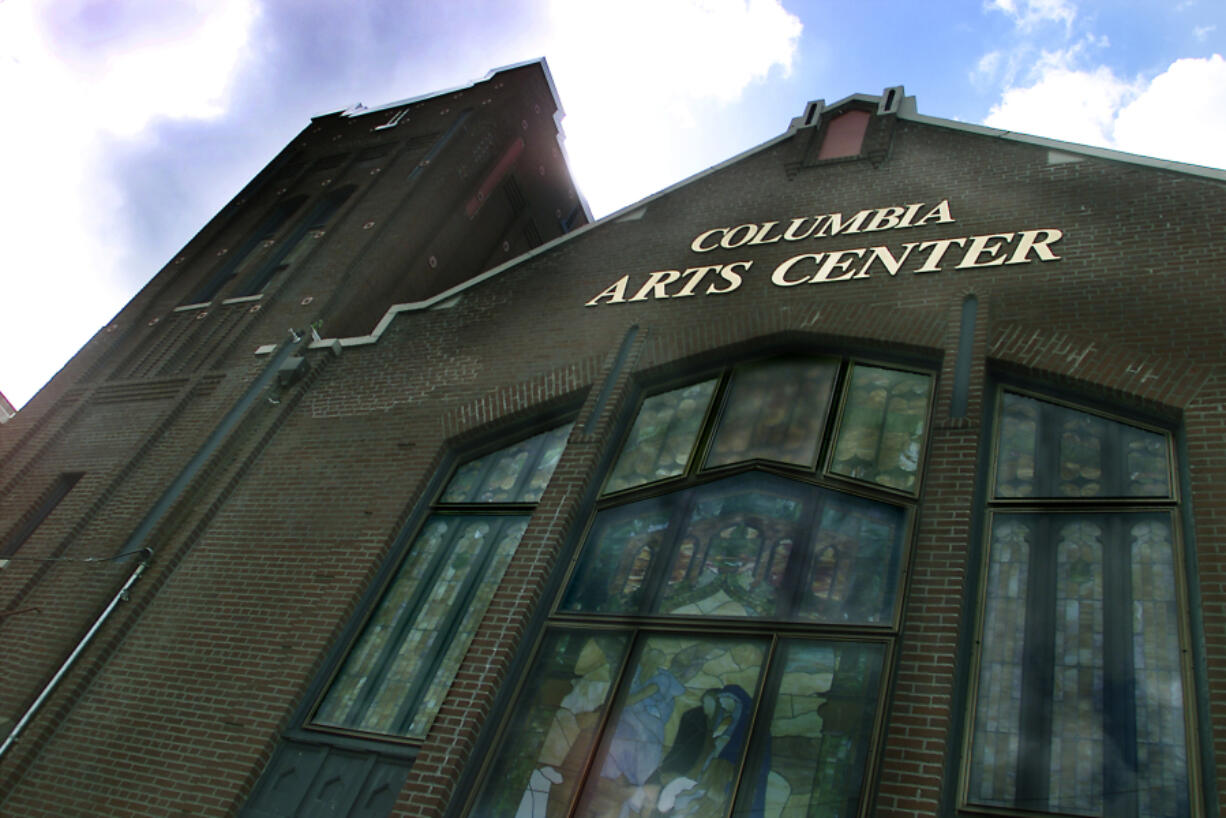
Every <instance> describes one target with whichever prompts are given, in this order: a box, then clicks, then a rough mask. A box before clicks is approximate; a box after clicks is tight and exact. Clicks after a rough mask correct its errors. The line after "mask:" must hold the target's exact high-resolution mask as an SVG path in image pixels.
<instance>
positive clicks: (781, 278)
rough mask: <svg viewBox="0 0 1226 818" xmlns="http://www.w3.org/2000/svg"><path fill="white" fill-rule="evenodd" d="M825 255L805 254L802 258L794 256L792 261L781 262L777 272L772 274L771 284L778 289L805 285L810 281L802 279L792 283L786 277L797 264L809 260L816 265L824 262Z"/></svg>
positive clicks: (776, 269)
mask: <svg viewBox="0 0 1226 818" xmlns="http://www.w3.org/2000/svg"><path fill="white" fill-rule="evenodd" d="M824 255H825V253H805V254H804V255H802V256H792V257H791V258H790V259H787V260H786V261H782V262H780V263H779V266H778V267H776V268H775V272H773V273H771V283H772V284H774V285H775V286H776V287H795V286H796V285H797V284H804V283H805V282H806V281H808V280H809V279H807V278H802V279H800V280H799V281H790V280H788V279H787V278H785V276H786V275H787V274H788V271H789V270H791V269H792V267H794V266H795V265H796V264H797V263H799V262H801V261H804V260H806V259H809V260H812V261H813V263H814V264H816V263H817V262H819V261H821V260H822V256H824Z"/></svg>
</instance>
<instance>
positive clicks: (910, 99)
mask: <svg viewBox="0 0 1226 818" xmlns="http://www.w3.org/2000/svg"><path fill="white" fill-rule="evenodd" d="M533 62H539V63H540V65H541V67H542V69H543V70H544V72H545V77H546V79H547V81H548V82H549V88H550V91H551V92H552V93H553V94H554V99H555V101H557V102H558V113H559V119H560V115H561V110H562V107H561V101H560V100H558V97H557V92H556V89H555V88H554V85H553V77H552V76H551V75H550V73H549V68H548V66H547V65H546V64H545V60H544V58H543V57H542V58H540V59H539V60H533V61H529V63H533ZM529 63H519V64H517V65H513V66H507V67H506V68H503V69H495V70H493V71H491V72H490V74H489V76H493V75H494V74H496V73H498V72H499V71H503V70H508V69H510V68H516V67H519V66H522V65H526V64H529ZM902 91H903V87H902V86H901V85H900V86H895V87H894V88H887V89H886V93H883V94H881V95H872V94H859V93H857V94H850V95H848V96H846V97H843V98H842V99H840V100H838V101H837V102H834V103H832V104H830V105H826V104H825V102H824V101H823V100H815V101H811V102H809V103H808V104H807V105H806V107H805V110H806V116H805V117H797V118H795V119H793V120H792V121H791V123H790V124H789V126H788V129H787V130H786V131H784V132H783V133H781V134H779V135H778V136H776V137H773V138H771V139H768V140H767V141H765V142H762V143H761V144H758V145H755V146H753V147H751V148H748V149H746V150H744V151H742V152H740V153H738V154H735V155H734V156H731V157H729V158H728V159H725V160H724V161H723V162H719V163H718V164H715V165H712V166H711V167H709V168H706V169H705V170H701V171H699V172H698V173H695V174H693V175H691V176H688V177H686V178H685V179H681V180H680V181H678V182H676V183H674V184H672V185H669V186H668V187H666V188H663V189H661V190H658V191H656V192H655V193H652V194H651V195H649V196H646V197H644V198H642V199H639V200H638V201H636V202H633V203H632V204H629V205H626V206H625V207H623V208H621V209H620V210H616V211H614V212H612V213H610V214H608V215H606V216H604V217H603V218H601V219H599V220H596V221H591V220H590V213H589V214H588V215H589V221H588V223H587V224H585V225H583V226H582V227H579V228H577V229H575V230H572V231H571V232H569V233H565V234H563V235H561V236H558V237H557V238H554V239H552V240H551V241H548V242H545V243H544V244H541V245H539V246H537V247H534V248H533V249H532V250H529V251H528V252H527V253H524V254H523V255H520V256H516V257H515V258H512V259H508V260H507V261H505V262H503V263H502V264H499V265H498V266H496V267H491V268H490V269H489V270H486V271H485V272H483V273H480V274H479V275H476V276H473V277H472V278H470V279H468V280H467V281H464V282H462V283H460V284H457V285H456V286H454V287H452V288H450V289H448V290H444V291H443V292H441V293H438V294H437V295H434V296H431V297H430V298H427V299H424V300H422V301H414V302H410V303H404V304H393V305H391V306H390V307H388V309H387V312H386V313H384V315H383V318H381V319H380V320H379V323H378V324H376V325H375V328H374V329H373V330H371V332H370V333H369V334H368V335H361V336H354V337H350V338H339V339H338V338H325V339H322V340H320V341H316V342H314V343H312V344H311V348H312V349H316V348H336V347H338V346H340V347H349V346H362V345H365V344H373V343H375V342H376V341H378V340H379V336H381V335H382V334H383V332H384V331H385V330H386V329H387V327H388V326H389V325H390V324H391V322H392V321H393V320H394V319H395V317H396V316H397V315H399V314H401V313H405V312H418V311H420V310H426V309H430V308H432V307H440V306H446V305H447V302H449V301H451V300H452V299H455V298H456V297H457V296H459V295H460V294H461V293H463V292H464V291H465V290H467V289H469V288H470V287H475V286H476V285H478V284H480V283H482V282H484V281H486V280H488V279H491V278H494V277H495V276H497V275H500V274H501V273H503V272H505V271H506V270H509V269H511V268H512V267H515V266H517V265H519V264H522V263H523V262H525V261H528V260H529V259H532V258H535V257H537V256H539V255H542V254H544V253H547V252H549V251H550V250H552V249H553V248H554V247H557V246H558V245H560V244H563V243H564V242H567V241H570V240H571V239H573V238H575V237H577V236H580V235H583V234H584V233H586V232H588V231H589V230H592V229H594V228H596V227H598V226H602V225H605V224H609V223H612V222H616V221H618V220H619V219H622V218H624V217H626V216H628V215H631V214H633V213H634V212H635V211H637V210H640V209H642V208H645V207H646V206H647V205H649V204H650V203H651V202H653V201H655V200H657V199H660V198H662V197H664V196H667V195H669V194H671V193H673V192H675V191H677V190H680V189H681V188H684V187H687V186H689V185H691V184H693V183H695V182H697V181H699V180H701V179H704V178H706V177H707V176H710V175H712V174H715V173H718V172H719V171H721V170H723V169H724V168H727V167H729V166H731V165H735V164H737V163H738V162H741V161H742V160H744V159H747V158H749V157H751V156H753V155H755V154H758V153H761V152H762V151H765V150H768V149H770V148H772V147H774V146H775V145H778V144H780V143H781V142H785V141H787V140H788V139H791V138H792V137H793V136H795V135H796V134H797V132H798V131H800V130H803V129H806V128H812V127H815V126H816V124H817V123H818V122H820V118H819V117H816V116H813V115H812V114H811V113H810V112H811V111H814V110H815V111H816V113H821V112H823V111H834V110H837V109H839V108H841V107H843V106H845V105H847V104H849V103H861V104H865V105H869V106H874V107H877V108H878V109H879V110H880V109H881V106H882V105H883V102H884V101H885V100H886V99H887V94H889V93H891V92H896V93H897V96H898V102H897V105H896V111H895V112H894V113H896V115H897V116H898V118H899V119H901V120H905V121H908V122H916V123H919V124H921V125H926V126H929V127H933V128H942V129H945V130H950V131H958V132H961V133H969V134H974V135H976V136H986V137H989V138H993V139H1001V140H1005V141H1009V142H1018V143H1022V144H1025V145H1031V146H1034V147H1040V148H1047V149H1048V150H1051V151H1057V152H1059V153H1062V154H1070V155H1073V156H1086V157H1092V158H1095V159H1104V160H1108V161H1112V162H1123V163H1126V164H1132V165H1137V166H1139V167H1145V168H1151V169H1155V170H1162V171H1168V172H1174V173H1182V174H1187V175H1190V176H1198V177H1201V178H1204V179H1209V180H1213V181H1217V182H1226V170H1223V169H1219V168H1210V167H1205V166H1203V165H1193V164H1190V163H1187V162H1176V161H1173V160H1170V159H1157V158H1155V157H1151V156H1142V155H1140V154H1135V153H1127V152H1125V151H1119V150H1113V149H1110V148H1099V147H1094V146H1091V145H1082V144H1079V143H1076V142H1066V141H1064V140H1060V139H1051V138H1049V137H1045V136H1034V135H1031V134H1024V133H1019V132H1018V131H1009V130H1004V129H1001V128H990V127H988V126H986V125H974V124H971V123H967V122H959V121H957V120H953V119H944V118H942V117H935V116H927V115H925V114H921V113H919V110H918V107H917V105H916V101H915V97H914V96H905V95H904V94H903V93H902ZM427 96H436V94H429V95H427ZM419 99H420V98H419ZM407 101H412V100H407ZM404 102H405V101H402V102H398V103H393V104H392V105H387V106H380V108H379V109H372V110H382V109H384V108H388V107H394V106H395V105H402V104H404ZM814 106H816V109H815V108H814ZM366 112H367V111H362V113H366ZM806 120H808V122H809V124H806ZM560 133H561V131H560V125H559V134H560ZM584 209H585V210H586V202H584ZM271 351H272V345H266V346H265V347H260V349H258V350H257V351H256V352H257V354H266V353H268V352H271Z"/></svg>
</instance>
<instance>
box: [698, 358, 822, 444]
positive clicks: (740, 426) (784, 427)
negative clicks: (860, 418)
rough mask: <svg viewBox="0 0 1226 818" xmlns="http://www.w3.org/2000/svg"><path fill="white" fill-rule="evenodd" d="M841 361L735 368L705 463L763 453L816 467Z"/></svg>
mask: <svg viewBox="0 0 1226 818" xmlns="http://www.w3.org/2000/svg"><path fill="white" fill-rule="evenodd" d="M837 372H838V366H837V364H836V363H835V362H833V361H824V360H790V359H782V360H774V361H768V362H766V363H761V364H754V365H752V366H745V367H741V368H740V369H737V370H736V372H735V373H734V374H733V376H732V382H731V384H730V385H729V388H728V396H727V398H726V399H725V400H724V408H723V413H722V414H721V415H720V419H719V425H718V427H717V428H716V430H715V436H714V438H713V440H712V442H711V451H710V453H709V454H708V455H707V460H706V465H707V467H712V466H725V465H728V464H730V463H739V462H743V461H746V460H754V459H762V460H773V461H778V462H780V463H792V464H795V465H798V466H810V467H812V466H813V465H814V464H815V463H816V462H817V447H818V444H819V443H820V442H821V438H822V431H823V430H824V428H825V425H826V413H827V411H828V407H829V404H830V394H831V391H832V390H833V388H834V379H835V375H836V374H837Z"/></svg>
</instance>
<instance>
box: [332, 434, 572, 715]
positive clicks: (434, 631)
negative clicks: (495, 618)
mask: <svg viewBox="0 0 1226 818" xmlns="http://www.w3.org/2000/svg"><path fill="white" fill-rule="evenodd" d="M569 432H570V426H569V425H567V426H562V427H559V428H557V429H553V430H551V431H549V432H545V433H543V434H540V435H537V436H535V437H532V438H529V439H528V440H525V441H521V442H520V443H517V444H514V445H512V446H508V447H506V448H504V449H500V450H499V451H496V452H493V453H491V454H489V455H486V456H485V457H481V458H478V459H476V460H472V461H470V462H468V463H466V464H464V465H462V466H461V467H460V468H459V469H457V470H456V473H455V475H454V476H453V477H452V479H451V480H450V481H449V482H448V484H447V486H446V487H445V488H444V490H443V493H442V495H441V498H440V504H439V508H438V509H437V510H436V512H435V513H434V514H433V515H431V516H430V518H429V519H428V520H426V522H425V524H424V525H423V526H422V527H421V529H420V531H419V532H418V534H417V536H416V538H415V539H414V540H413V543H412V545H411V547H410V548H409V549H408V552H407V555H406V557H405V559H404V561H403V562H402V563H401V564H400V567H399V568H398V570H397V571H396V573H395V575H394V576H393V577H392V578H391V580H390V582H389V583H388V586H387V588H386V590H385V591H384V592H383V596H382V598H381V599H380V601H379V603H378V605H376V606H375V608H374V610H373V611H372V612H371V615H370V617H369V619H368V620H367V622H366V624H365V626H364V627H363V629H362V632H361V635H360V636H359V637H358V638H357V640H356V641H355V642H354V645H353V647H352V648H351V649H350V651H349V654H348V656H347V657H346V658H345V660H344V662H343V663H342V664H341V665H340V667H339V669H338V670H337V672H336V675H335V677H334V678H333V680H332V682H331V683H330V684H329V685H328V687H327V690H326V691H325V693H324V695H323V697H322V698H321V699H320V702H319V704H318V706H317V707H316V709H315V711H314V714H313V715H312V717H311V723H312V724H314V725H315V726H317V727H324V728H331V729H338V730H346V731H357V732H362V733H373V734H378V735H387V736H398V737H402V738H410V739H422V738H424V737H425V735H426V732H427V731H428V730H429V728H430V725H431V723H432V722H433V720H434V717H435V715H437V713H438V710H439V707H440V706H441V705H442V700H443V696H444V695H445V694H446V692H447V689H448V688H449V687H450V686H451V682H452V680H453V679H454V677H455V674H456V671H457V670H458V669H459V666H460V660H461V659H462V658H463V656H464V653H465V651H466V650H467V649H468V646H469V645H470V643H471V642H472V639H473V635H474V634H475V632H476V628H477V624H478V623H479V622H480V620H481V617H482V616H483V615H484V613H485V610H486V608H487V607H488V606H489V603H490V600H491V599H492V598H493V595H494V591H495V590H496V589H497V587H498V583H499V581H500V580H501V579H502V576H503V573H504V572H505V570H506V567H507V564H508V563H509V562H510V559H511V556H512V555H513V554H514V553H515V548H516V546H517V545H518V544H519V540H520V537H521V536H522V535H523V532H524V530H525V529H526V528H527V524H528V515H529V514H530V512H531V507H530V506H528V505H526V504H528V503H531V502H534V501H536V500H537V499H539V498H540V495H541V492H542V491H543V490H544V486H545V484H546V483H548V482H549V478H550V476H551V475H552V473H553V470H554V467H555V466H556V465H557V462H558V459H559V458H560V456H561V453H562V448H563V447H564V446H565V444H566V438H567V435H568V434H569ZM493 504H500V505H499V507H498V509H497V510H496V511H493V510H491V511H490V512H486V513H474V512H478V511H482V510H483V509H482V506H483V505H493ZM508 506H509V507H508Z"/></svg>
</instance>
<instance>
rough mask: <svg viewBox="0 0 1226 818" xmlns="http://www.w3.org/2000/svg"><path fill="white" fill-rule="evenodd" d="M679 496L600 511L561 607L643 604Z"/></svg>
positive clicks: (622, 609)
mask: <svg viewBox="0 0 1226 818" xmlns="http://www.w3.org/2000/svg"><path fill="white" fill-rule="evenodd" d="M678 497H679V496H678V495H670V496H668V497H663V498H658V499H652V500H643V501H640V502H637V503H632V504H631V505H628V506H622V507H620V508H616V509H611V510H609V511H605V512H602V513H601V514H599V515H597V517H596V522H595V524H594V525H593V526H592V530H591V532H590V533H589V534H588V538H587V542H586V544H585V545H584V548H583V551H582V553H581V554H580V557H579V561H578V563H577V564H576V566H575V572H574V574H573V576H572V577H571V580H570V585H569V586H568V587H567V591H566V595H565V597H563V600H562V603H561V608H562V609H563V610H567V611H575V612H585V613H628V614H629V613H637V612H638V611H639V610H640V609H642V608H643V606H644V601H643V600H644V595H645V594H646V592H647V588H646V582H647V579H648V572H649V569H650V568H651V566H652V565H653V564H655V561H656V555H657V554H659V552H660V548H661V546H662V544H663V543H664V538H665V536H666V533H667V530H668V523H669V520H670V519H671V517H672V514H673V508H674V506H675V505H676V502H677V500H678Z"/></svg>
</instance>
